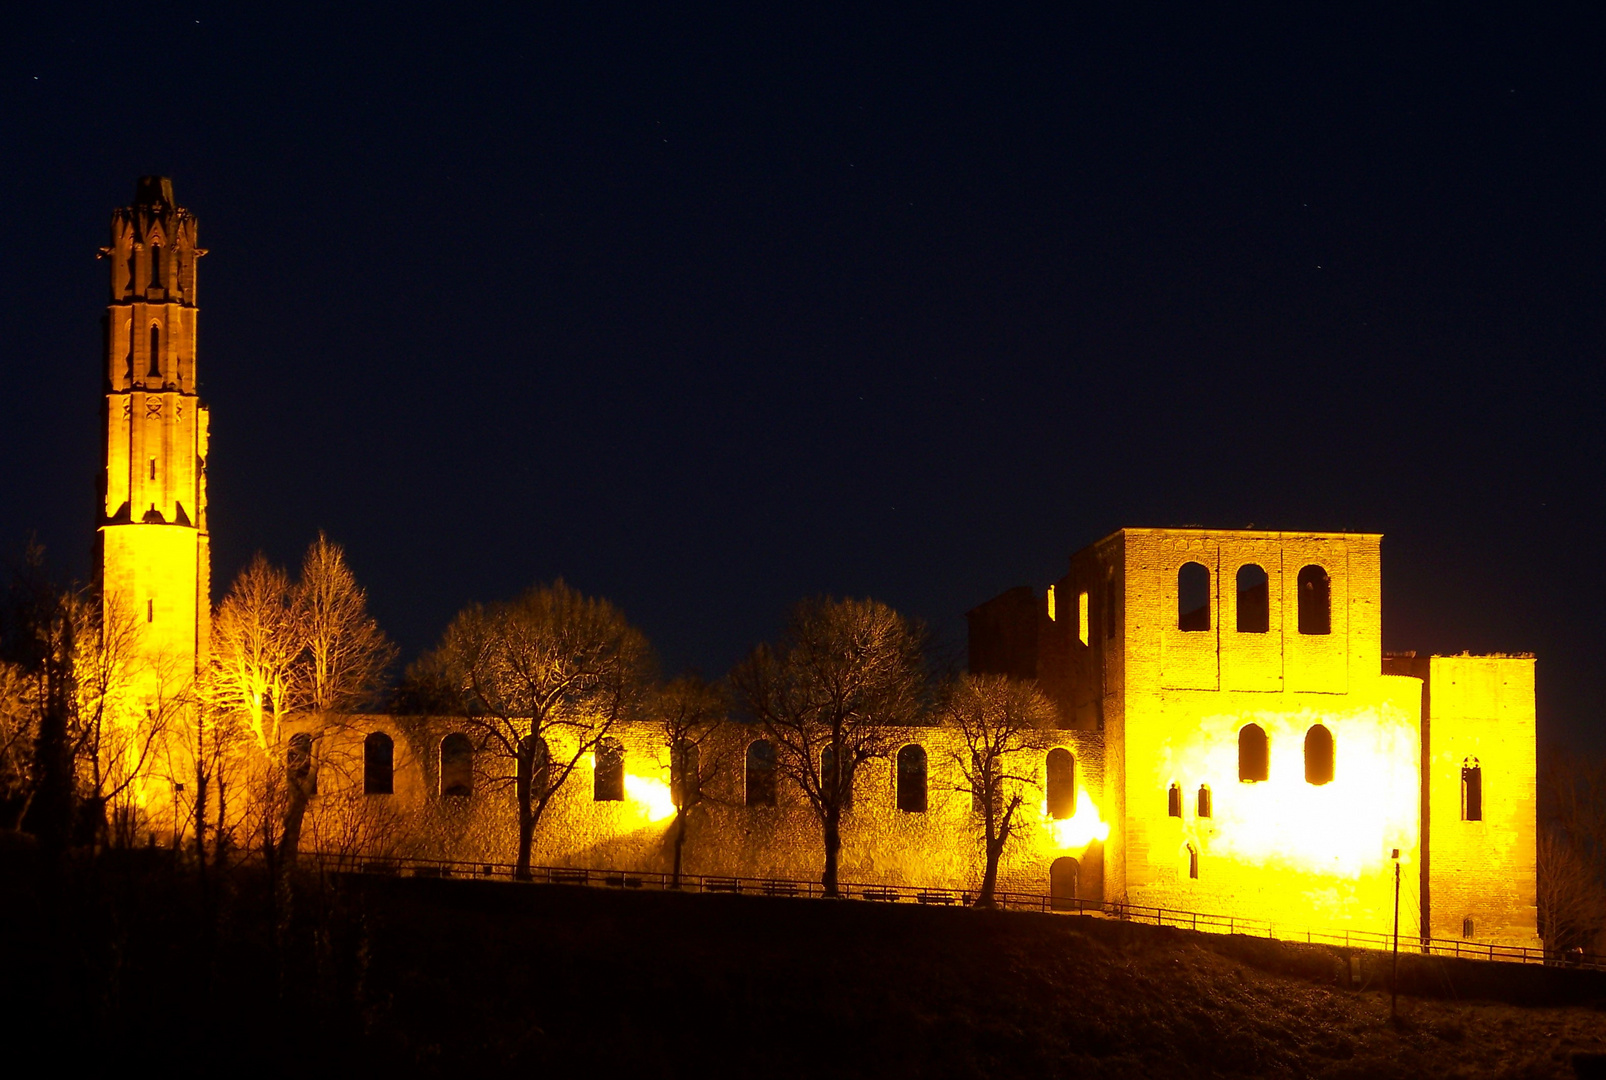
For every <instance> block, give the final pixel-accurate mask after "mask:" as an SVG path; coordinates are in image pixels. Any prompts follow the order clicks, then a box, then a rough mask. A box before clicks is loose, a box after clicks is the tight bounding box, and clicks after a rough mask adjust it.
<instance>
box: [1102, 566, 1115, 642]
mask: <svg viewBox="0 0 1606 1080" xmlns="http://www.w3.org/2000/svg"><path fill="white" fill-rule="evenodd" d="M1115 622H1116V619H1115V567H1113V566H1112V567H1110V568H1109V569H1108V570H1106V571H1105V572H1104V636H1105V637H1106V638H1109V639H1110V640H1112V641H1113V640H1114V639H1115V629H1116V626H1115Z"/></svg>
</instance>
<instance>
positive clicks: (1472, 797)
mask: <svg viewBox="0 0 1606 1080" xmlns="http://www.w3.org/2000/svg"><path fill="white" fill-rule="evenodd" d="M1461 820H1462V821H1482V820H1483V767H1482V766H1480V765H1479V764H1478V759H1477V758H1475V757H1469V758H1467V759H1466V760H1465V761H1463V762H1461Z"/></svg>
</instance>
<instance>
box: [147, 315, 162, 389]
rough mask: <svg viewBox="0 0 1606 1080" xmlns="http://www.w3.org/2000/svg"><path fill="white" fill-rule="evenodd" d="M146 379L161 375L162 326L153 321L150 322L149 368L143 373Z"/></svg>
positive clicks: (158, 377) (156, 377) (157, 377)
mask: <svg viewBox="0 0 1606 1080" xmlns="http://www.w3.org/2000/svg"><path fill="white" fill-rule="evenodd" d="M145 377H146V378H147V379H160V378H161V377H162V328H161V327H160V326H157V325H156V324H155V323H152V324H151V369H150V370H149V371H147V372H146V373H145Z"/></svg>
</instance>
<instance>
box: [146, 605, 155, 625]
mask: <svg viewBox="0 0 1606 1080" xmlns="http://www.w3.org/2000/svg"><path fill="white" fill-rule="evenodd" d="M145 621H146V622H148V623H151V622H155V621H156V601H155V600H147V601H145Z"/></svg>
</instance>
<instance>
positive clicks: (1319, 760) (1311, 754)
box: [1305, 724, 1333, 784]
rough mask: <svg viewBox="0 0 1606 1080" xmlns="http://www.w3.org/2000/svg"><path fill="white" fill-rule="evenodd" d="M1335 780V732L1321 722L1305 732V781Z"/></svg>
mask: <svg viewBox="0 0 1606 1080" xmlns="http://www.w3.org/2000/svg"><path fill="white" fill-rule="evenodd" d="M1332 782H1333V733H1332V732H1331V731H1328V730H1327V729H1326V728H1325V727H1323V726H1322V725H1321V724H1313V725H1312V726H1311V729H1310V730H1309V731H1307V732H1305V783H1307V784H1330V783H1332Z"/></svg>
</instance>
